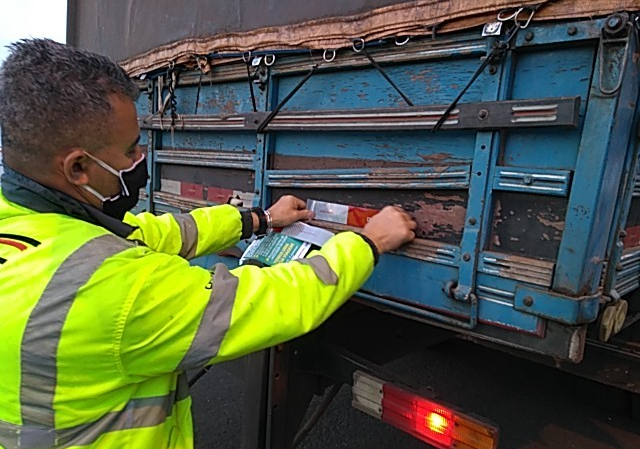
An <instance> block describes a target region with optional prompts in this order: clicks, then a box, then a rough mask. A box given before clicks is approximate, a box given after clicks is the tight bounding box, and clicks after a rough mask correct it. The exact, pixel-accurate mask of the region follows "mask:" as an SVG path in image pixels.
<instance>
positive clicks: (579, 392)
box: [193, 341, 640, 449]
mask: <svg viewBox="0 0 640 449" xmlns="http://www.w3.org/2000/svg"><path fill="white" fill-rule="evenodd" d="M470 348H471V349H472V350H469V349H470ZM388 368H389V369H391V370H392V371H395V372H404V373H407V374H408V375H410V377H411V378H413V379H416V380H420V382H421V384H422V385H429V386H431V387H432V388H433V390H434V391H435V392H436V393H437V394H438V395H439V397H440V398H441V399H443V400H446V401H448V402H449V403H452V404H455V405H457V406H459V407H462V408H464V409H465V410H467V411H473V412H475V413H477V414H479V415H481V416H484V417H486V418H489V419H491V420H492V421H494V422H495V423H497V424H498V425H499V426H500V432H501V437H500V448H503V449H621V448H622V449H640V423H639V422H637V421H633V420H632V419H631V417H630V407H631V406H630V397H629V396H628V395H627V394H625V393H623V392H619V391H615V390H611V389H608V388H603V387H601V386H600V385H597V384H594V383H592V382H589V381H584V380H582V379H578V378H576V377H574V376H571V375H568V374H565V373H562V372H559V371H557V370H554V369H553V368H548V367H545V366H541V365H538V364H534V363H530V362H527V361H525V360H522V359H519V358H515V357H512V356H509V355H506V354H502V353H499V352H497V351H492V350H489V349H485V348H482V347H479V346H476V345H472V344H471V343H466V342H462V341H449V342H446V343H443V344H441V345H439V346H437V347H435V348H432V349H429V350H425V351H422V352H420V353H418V354H414V355H412V356H408V357H404V358H402V359H399V360H397V361H395V362H393V363H391V364H389V365H388ZM242 387H243V382H242V381H241V380H240V379H238V378H236V377H235V376H233V375H232V374H229V373H228V372H226V371H224V370H222V369H220V368H214V369H212V370H211V371H210V372H209V373H208V374H207V375H206V376H205V377H203V378H202V379H201V380H200V381H199V382H198V383H197V384H196V386H195V387H194V390H193V396H194V415H195V417H194V419H195V426H196V435H197V449H239V448H240V441H241V425H242V424H241V419H242V407H243V402H242V399H243V392H242ZM426 447H428V446H427V445H425V444H424V443H421V442H419V441H417V440H415V439H414V438H412V437H410V436H408V435H406V434H403V433H402V432H399V431H397V430H395V429H394V428H392V427H390V426H388V425H386V424H384V423H381V422H379V421H376V420H375V419H373V418H370V417H369V416H368V415H365V414H363V413H361V412H359V411H357V410H354V409H352V408H351V396H350V390H349V388H348V387H347V386H343V387H342V389H341V391H340V393H339V394H338V396H337V397H336V398H335V400H334V401H333V403H332V405H331V406H330V407H329V409H328V410H327V412H326V413H325V415H324V416H323V417H322V418H321V419H320V421H319V422H318V424H317V426H316V427H315V428H314V429H313V430H312V431H311V433H310V434H309V437H308V438H307V440H306V441H305V442H304V443H303V444H302V445H301V446H300V449H327V448H350V449H419V448H420V449H424V448H426Z"/></svg>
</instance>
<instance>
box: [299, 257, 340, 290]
mask: <svg viewBox="0 0 640 449" xmlns="http://www.w3.org/2000/svg"><path fill="white" fill-rule="evenodd" d="M295 261H296V262H300V263H301V264H303V265H309V266H310V267H311V268H313V271H314V272H315V274H316V276H318V279H320V280H321V281H322V283H323V284H324V285H336V284H337V283H338V275H337V274H336V272H335V271H333V268H331V266H330V265H329V262H327V259H325V258H324V257H322V256H313V257H309V258H308V259H296V260H295Z"/></svg>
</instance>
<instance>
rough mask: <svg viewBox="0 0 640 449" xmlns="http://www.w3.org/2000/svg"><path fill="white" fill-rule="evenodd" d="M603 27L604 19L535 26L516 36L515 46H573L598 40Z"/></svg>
mask: <svg viewBox="0 0 640 449" xmlns="http://www.w3.org/2000/svg"><path fill="white" fill-rule="evenodd" d="M603 25H604V19H598V20H590V21H587V22H565V23H557V24H555V23H554V24H542V25H537V26H536V27H535V28H534V29H531V31H530V32H529V33H520V34H518V36H516V46H517V47H534V46H538V45H549V44H556V43H559V44H571V45H573V46H575V45H577V44H578V45H579V44H580V41H584V40H593V39H598V38H599V37H600V33H601V31H602V26H603ZM527 31H529V30H527Z"/></svg>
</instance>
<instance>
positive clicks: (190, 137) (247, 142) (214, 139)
mask: <svg viewBox="0 0 640 449" xmlns="http://www.w3.org/2000/svg"><path fill="white" fill-rule="evenodd" d="M168 125H169V123H167V128H168ZM159 138H160V142H158V144H159V145H162V147H172V148H187V149H190V150H224V151H255V150H256V148H257V143H256V135H255V133H251V132H246V131H245V132H234V133H213V132H197V133H194V132H186V131H179V130H177V129H176V130H174V132H173V133H171V131H170V130H169V129H167V130H166V131H164V132H161V133H159Z"/></svg>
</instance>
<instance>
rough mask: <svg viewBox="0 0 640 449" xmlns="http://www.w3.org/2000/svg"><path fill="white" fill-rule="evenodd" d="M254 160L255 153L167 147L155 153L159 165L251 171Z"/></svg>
mask: <svg viewBox="0 0 640 449" xmlns="http://www.w3.org/2000/svg"><path fill="white" fill-rule="evenodd" d="M254 159H255V153H254V152H252V151H242V152H239V151H215V150H206V151H202V150H192V149H182V148H170V147H165V148H163V149H162V150H156V152H155V161H156V162H157V163H159V164H173V165H191V166H196V167H221V168H222V167H224V168H230V169H234V168H235V169H244V170H251V169H252V168H253V160H254Z"/></svg>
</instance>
